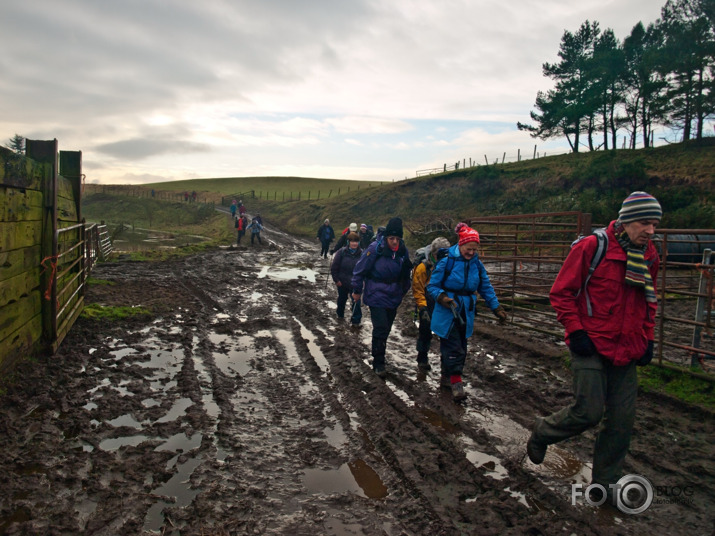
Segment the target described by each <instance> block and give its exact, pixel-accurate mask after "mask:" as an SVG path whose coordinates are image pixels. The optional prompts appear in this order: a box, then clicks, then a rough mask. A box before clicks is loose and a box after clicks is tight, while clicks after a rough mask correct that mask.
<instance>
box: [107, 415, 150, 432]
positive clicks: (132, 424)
mask: <svg viewBox="0 0 715 536" xmlns="http://www.w3.org/2000/svg"><path fill="white" fill-rule="evenodd" d="M106 422H107V424H109V425H111V426H114V427H115V428H119V427H120V426H126V427H127V428H134V429H136V430H140V429H141V427H142V425H141V423H140V422H138V421H137V420H136V419H135V418H134V417H133V416H132V415H129V414H128V413H127V414H125V415H120V416H119V417H117V418H116V419H112V420H111V421H106Z"/></svg>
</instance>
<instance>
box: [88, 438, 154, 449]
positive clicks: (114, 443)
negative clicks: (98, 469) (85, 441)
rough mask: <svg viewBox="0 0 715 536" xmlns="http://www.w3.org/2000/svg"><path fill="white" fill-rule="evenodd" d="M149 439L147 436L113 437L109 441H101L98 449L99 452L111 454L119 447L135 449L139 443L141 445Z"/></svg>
mask: <svg viewBox="0 0 715 536" xmlns="http://www.w3.org/2000/svg"><path fill="white" fill-rule="evenodd" d="M147 439H149V437H148V436H145V435H134V436H125V437H113V438H110V439H103V440H102V441H101V442H100V443H99V448H100V450H103V451H105V452H111V451H114V450H118V449H120V448H121V447H126V446H129V447H136V446H137V445H139V444H140V443H143V442H144V441H146V440H147Z"/></svg>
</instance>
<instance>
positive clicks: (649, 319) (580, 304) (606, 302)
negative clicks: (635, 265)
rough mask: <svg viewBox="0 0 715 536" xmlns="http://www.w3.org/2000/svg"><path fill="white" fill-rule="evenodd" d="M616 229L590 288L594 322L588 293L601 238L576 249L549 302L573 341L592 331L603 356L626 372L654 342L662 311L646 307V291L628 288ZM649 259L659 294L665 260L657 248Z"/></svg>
mask: <svg viewBox="0 0 715 536" xmlns="http://www.w3.org/2000/svg"><path fill="white" fill-rule="evenodd" d="M614 223H615V222H611V223H610V224H609V226H608V231H607V233H608V249H607V250H606V256H605V257H604V258H603V260H602V261H601V263H600V264H599V265H598V266H597V267H596V270H595V271H594V272H593V275H592V276H591V279H590V280H589V282H588V294H589V296H590V299H591V307H592V311H593V316H588V312H587V309H586V298H585V296H584V293H583V292H582V287H583V282H584V281H585V280H586V276H587V275H588V269H589V267H590V265H591V259H592V258H593V254H594V252H595V251H596V245H597V239H596V237H595V236H589V237H587V238H584V239H583V240H581V241H580V242H578V243H576V244H574V246H573V248H572V249H571V251H570V252H569V254H568V257H566V260H565V261H564V264H563V266H562V267H561V270H560V271H559V274H558V275H557V276H556V281H555V282H554V285H553V287H552V288H551V292H550V294H549V298H550V299H551V305H552V307H553V308H554V309H555V310H556V313H557V318H558V320H559V322H561V323H562V324H563V326H564V328H566V339H567V340H568V336H569V334H571V333H573V332H574V331H576V330H579V329H583V330H586V332H587V333H588V336H589V337H590V338H591V340H592V341H593V344H594V345H595V346H596V349H597V350H598V353H599V354H601V355H602V356H604V357H606V358H607V359H610V360H611V361H613V364H614V365H617V366H621V365H627V364H628V363H630V362H631V361H632V360H637V359H640V358H641V357H642V356H643V354H644V353H645V351H646V347H647V345H648V341H652V340H653V338H654V328H655V313H656V310H657V308H658V305H657V304H656V303H648V302H646V300H645V293H644V292H643V289H641V288H638V287H634V286H632V285H627V284H626V282H625V273H626V252H625V251H624V250H623V248H622V247H621V245H620V244H619V243H618V240H617V239H616V236H615V234H614V233H613V226H614ZM644 257H645V261H646V265H647V266H648V271H649V272H650V276H651V278H652V279H653V287H654V288H656V289H657V287H656V278H657V276H658V266H659V264H660V259H659V257H658V252H657V250H656V249H655V246H654V245H653V243H652V242H648V246H647V248H646V251H645V255H644ZM656 293H657V290H656Z"/></svg>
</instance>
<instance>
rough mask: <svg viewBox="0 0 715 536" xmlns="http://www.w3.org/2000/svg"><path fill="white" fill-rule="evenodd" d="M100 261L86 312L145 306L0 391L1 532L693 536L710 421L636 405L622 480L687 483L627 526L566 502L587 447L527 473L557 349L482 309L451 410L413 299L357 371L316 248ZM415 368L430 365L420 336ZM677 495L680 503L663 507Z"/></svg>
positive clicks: (572, 444) (713, 494)
mask: <svg viewBox="0 0 715 536" xmlns="http://www.w3.org/2000/svg"><path fill="white" fill-rule="evenodd" d="M264 237H265V238H266V239H267V240H266V242H267V243H266V244H265V245H264V246H262V247H261V246H255V247H251V246H250V245H248V246H242V247H240V248H236V247H231V248H225V249H221V250H217V251H213V252H210V253H206V254H203V255H200V256H196V257H193V258H189V259H183V260H179V261H171V262H166V263H160V264H149V263H131V262H118V263H111V264H102V265H99V266H98V267H97V269H96V270H95V273H94V277H96V278H98V279H104V280H107V281H111V282H113V283H115V284H114V285H111V286H110V285H93V286H92V287H91V290H90V292H89V294H88V296H87V300H88V301H89V302H99V303H103V304H106V305H144V306H146V307H150V308H151V309H152V310H153V311H154V314H153V315H151V316H146V317H138V318H135V319H133V320H130V321H125V322H122V323H119V324H117V323H114V324H106V323H102V322H96V321H88V320H80V321H79V323H78V324H77V325H76V326H75V328H74V329H73V330H72V333H71V334H70V336H69V337H68V339H67V340H66V341H65V342H64V343H63V345H62V347H61V349H60V351H59V353H58V354H57V355H56V356H53V357H51V358H47V359H41V360H39V361H37V362H34V363H27V364H23V365H22V366H21V367H20V368H19V370H18V377H19V378H22V381H17V382H15V383H14V384H13V385H12V386H11V387H9V388H8V392H7V394H6V395H5V396H4V397H3V398H2V410H1V413H0V432H1V433H0V447H2V448H0V460H2V467H4V468H5V469H6V470H5V471H3V473H2V475H0V505H1V509H0V533H2V534H37V533H47V534H142V533H147V534H148V533H163V534H293V535H302V534H310V535H311V536H312V535H315V534H366V535H372V534H387V535H402V534H416V535H417V534H426V535H427V534H428V535H435V534H445V535H451V534H561V533H564V534H572V533H575V534H634V535H635V534H643V533H645V532H661V533H663V534H666V533H667V534H676V535H678V534H694V533H697V534H708V533H711V532H712V530H713V513H712V512H713V511H715V461H714V460H713V447H712V445H713V444H715V443H714V441H715V425H714V424H713V423H714V422H715V419H713V418H712V415H711V414H710V413H708V412H703V411H701V410H698V409H697V408H692V407H688V406H686V405H682V404H676V403H673V402H672V401H670V400H668V399H662V398H660V399H659V398H655V397H652V396H642V397H641V399H640V400H639V408H638V422H637V424H636V431H635V435H634V440H633V444H632V449H631V455H630V456H629V457H628V459H627V467H626V470H627V471H629V472H633V473H637V474H643V475H645V476H647V477H648V478H649V479H651V481H652V482H653V483H654V484H655V485H659V486H661V487H663V488H664V489H666V488H668V489H670V490H672V489H674V487H677V486H679V487H680V488H683V489H685V488H686V487H687V489H688V490H692V495H691V496H688V497H687V498H689V499H692V500H691V501H690V502H685V501H681V502H678V503H674V504H657V505H656V504H653V505H652V506H651V507H650V508H649V509H648V510H647V511H646V512H644V513H642V514H638V515H628V514H623V513H621V512H619V511H617V510H615V509H613V508H596V507H592V506H588V505H585V504H583V503H582V502H580V503H577V504H576V505H572V504H571V484H572V483H581V484H583V485H584V487H585V486H587V485H588V484H589V482H590V453H591V450H592V447H593V439H594V433H593V432H587V433H585V434H584V435H583V436H581V437H579V438H575V439H573V440H570V441H567V442H564V443H562V444H561V445H559V446H555V447H551V448H550V449H549V453H548V455H547V459H546V461H545V463H544V464H543V465H541V466H539V467H536V466H534V465H532V464H531V463H530V462H528V461H525V459H524V445H525V442H526V439H527V437H528V434H529V427H530V426H531V423H532V422H533V419H534V417H535V416H537V415H544V414H546V413H549V412H551V411H553V409H555V408H557V407H561V406H562V405H565V404H567V403H568V402H569V400H570V396H571V386H570V382H571V379H570V374H569V372H568V369H567V368H565V367H564V366H563V362H562V355H563V346H562V345H560V344H559V343H558V341H551V340H547V339H540V338H537V337H534V336H533V335H532V334H529V333H525V332H522V331H519V330H516V329H513V328H510V327H509V326H507V327H500V326H498V325H496V324H495V323H493V322H492V321H491V318H489V317H487V315H482V316H481V317H480V320H478V322H477V328H476V334H475V336H474V337H473V338H472V340H471V341H470V348H469V356H468V359H467V369H466V371H465V381H466V385H467V392H468V394H469V398H468V399H467V401H466V402H465V403H463V404H455V403H454V402H453V401H452V399H451V396H450V394H449V393H448V392H447V391H444V390H441V389H440V388H439V385H438V374H437V373H435V372H432V373H430V374H428V375H426V376H421V375H419V374H418V372H417V369H416V366H415V362H414V357H415V349H414V346H415V339H416V335H417V330H416V326H415V325H414V323H413V322H412V320H411V316H410V312H411V308H412V303H411V301H410V300H411V296H408V299H406V301H405V303H404V304H403V307H402V308H401V310H400V314H399V315H398V319H397V321H396V324H395V326H394V328H393V333H392V334H391V336H390V339H389V341H388V348H387V352H388V353H387V362H388V376H387V378H386V379H385V380H380V379H379V378H377V377H376V376H375V375H374V374H373V373H372V371H371V368H370V365H369V359H370V356H369V348H370V329H371V328H370V322H369V314H368V313H367V309H365V316H364V317H363V327H362V329H361V330H358V331H354V330H351V329H350V328H349V327H348V325H347V324H346V323H345V322H344V321H340V320H338V319H337V318H335V304H334V298H335V296H334V294H335V293H334V289H333V287H332V285H327V286H326V281H325V277H326V272H327V266H328V265H327V261H325V260H323V259H320V258H319V257H318V254H317V253H318V250H319V247H318V246H317V244H316V243H313V242H308V241H304V240H301V239H297V238H295V237H290V236H288V235H286V234H284V233H281V232H278V231H275V230H271V229H270V227H269V229H268V231H267V232H265V233H264ZM433 344H434V345H433V352H432V354H431V357H430V359H431V362H432V365H433V367H435V369H436V370H438V369H439V365H438V360H437V353H436V350H437V343H436V341H435V342H434V343H433ZM681 498H682V497H681Z"/></svg>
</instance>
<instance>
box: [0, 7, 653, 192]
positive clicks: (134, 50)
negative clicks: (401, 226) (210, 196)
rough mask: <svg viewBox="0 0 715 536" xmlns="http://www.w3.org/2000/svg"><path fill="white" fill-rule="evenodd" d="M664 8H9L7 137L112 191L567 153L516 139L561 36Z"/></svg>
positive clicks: (619, 25)
mask: <svg viewBox="0 0 715 536" xmlns="http://www.w3.org/2000/svg"><path fill="white" fill-rule="evenodd" d="M664 3H665V0H660V1H659V0H579V1H578V2H564V1H563V0H511V1H503V0H502V1H495V0H432V1H428V0H223V1H221V0H202V1H196V0H192V1H188V0H161V1H159V0H116V1H115V0H25V1H9V0H7V1H3V2H2V4H3V6H2V10H1V11H0V140H2V142H1V143H2V144H6V143H7V142H8V140H9V138H11V137H12V136H13V135H14V134H20V135H21V136H24V137H26V138H30V139H42V140H47V139H53V138H57V140H58V141H59V147H60V149H61V150H81V151H82V157H83V168H84V172H85V174H86V176H87V178H86V180H87V182H90V183H106V184H109V183H123V184H127V183H136V184H138V183H146V182H155V181H165V180H178V179H191V178H199V177H233V176H265V175H288V176H302V177H325V178H341V179H365V180H383V181H392V180H401V179H404V178H405V177H408V178H411V177H414V176H415V174H416V171H417V170H422V169H430V168H437V167H442V165H443V164H445V163H446V164H447V165H453V164H454V162H455V161H458V160H459V161H461V160H463V159H466V160H467V162H468V161H469V158H472V159H473V160H475V161H478V162H480V163H483V162H484V156H485V155H487V157H488V158H489V160H490V161H493V160H495V159H497V158H499V159H501V158H502V156H503V153H506V154H507V160H515V159H516V155H517V151H519V150H520V151H521V154H522V155H526V156H528V157H529V158H530V157H531V156H532V155H533V152H534V145H538V147H537V151H538V152H539V154H543V153H544V152H546V154H556V153H561V152H567V150H568V146H567V144H566V141H565V140H560V141H549V142H543V141H540V140H534V139H532V138H531V137H529V135H528V134H526V133H523V132H519V131H518V130H517V129H516V122H517V121H522V122H529V112H530V111H531V110H533V105H534V101H535V97H536V92H537V91H539V90H546V89H549V88H550V87H551V81H550V80H549V79H547V78H544V77H543V74H542V69H541V67H542V64H543V63H544V62H546V61H549V62H553V61H556V60H557V53H558V49H559V45H560V42H561V37H562V35H563V33H564V31H565V30H568V31H571V32H576V31H577V30H578V28H579V26H580V25H581V24H582V23H583V22H584V21H586V20H590V21H597V22H598V23H599V24H600V26H601V29H602V30H603V29H606V28H612V29H613V30H614V32H615V34H616V37H617V38H618V39H619V40H623V39H624V38H625V37H626V36H627V35H628V34H629V33H630V31H631V28H632V27H633V26H634V25H635V24H636V23H638V22H639V21H641V22H643V23H644V24H648V23H651V22H654V21H655V20H656V19H657V18H658V17H659V16H660V8H661V7H662V5H663V4H664ZM656 136H657V134H656ZM619 143H620V142H619Z"/></svg>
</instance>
